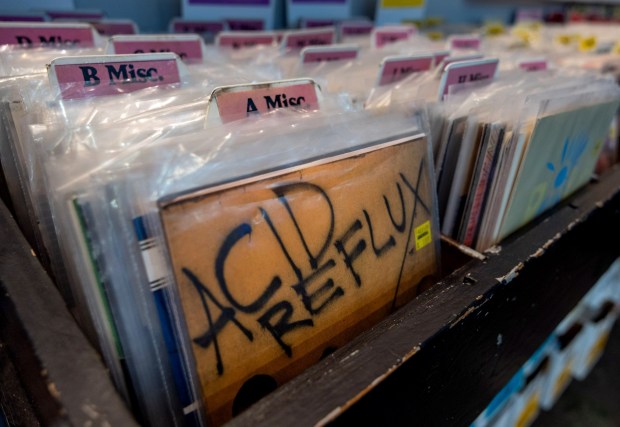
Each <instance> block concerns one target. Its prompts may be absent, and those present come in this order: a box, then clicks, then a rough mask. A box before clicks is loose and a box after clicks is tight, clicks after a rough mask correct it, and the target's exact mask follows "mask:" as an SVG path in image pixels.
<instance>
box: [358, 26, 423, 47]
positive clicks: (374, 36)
mask: <svg viewBox="0 0 620 427" xmlns="http://www.w3.org/2000/svg"><path fill="white" fill-rule="evenodd" d="M416 31H417V30H416V28H415V27H412V26H409V25H391V26H385V27H377V28H375V29H374V30H372V33H371V35H370V42H371V45H372V47H373V48H382V47H383V46H385V45H388V44H390V43H395V42H398V41H402V40H409V38H410V37H411V36H412V35H414V34H415V33H416Z"/></svg>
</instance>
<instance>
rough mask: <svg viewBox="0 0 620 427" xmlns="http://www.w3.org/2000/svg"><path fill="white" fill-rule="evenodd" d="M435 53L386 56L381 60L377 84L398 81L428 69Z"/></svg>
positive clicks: (381, 84)
mask: <svg viewBox="0 0 620 427" xmlns="http://www.w3.org/2000/svg"><path fill="white" fill-rule="evenodd" d="M434 62H435V55H434V54H432V53H430V54H425V55H411V56H388V57H386V58H384V59H383V61H382V62H381V68H380V69H379V79H378V82H377V86H385V85H388V84H391V83H396V82H399V81H401V80H403V79H405V78H406V77H408V76H410V75H411V74H414V73H420V72H423V71H430V70H431V69H432V68H433V64H434Z"/></svg>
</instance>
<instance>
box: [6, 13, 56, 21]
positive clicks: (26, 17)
mask: <svg viewBox="0 0 620 427" xmlns="http://www.w3.org/2000/svg"><path fill="white" fill-rule="evenodd" d="M45 21H47V15H45V13H43V12H12V11H4V10H0V22H45Z"/></svg>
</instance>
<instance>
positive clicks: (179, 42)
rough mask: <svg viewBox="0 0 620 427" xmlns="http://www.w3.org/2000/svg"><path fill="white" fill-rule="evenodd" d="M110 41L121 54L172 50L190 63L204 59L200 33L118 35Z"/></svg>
mask: <svg viewBox="0 0 620 427" xmlns="http://www.w3.org/2000/svg"><path fill="white" fill-rule="evenodd" d="M110 43H111V44H112V46H113V47H114V53H116V54H120V55H126V54H132V53H161V52H172V53H176V54H177V55H179V57H180V58H181V59H182V60H183V62H185V63H188V64H199V63H201V62H202V61H203V59H204V58H203V50H202V39H201V38H200V36H199V35H198V34H178V35H169V36H117V37H112V39H111V40H110Z"/></svg>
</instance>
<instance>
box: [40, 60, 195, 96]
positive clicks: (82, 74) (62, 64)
mask: <svg viewBox="0 0 620 427" xmlns="http://www.w3.org/2000/svg"><path fill="white" fill-rule="evenodd" d="M186 74H187V72H186V70H185V68H184V67H183V64H182V63H181V62H180V60H179V58H178V56H176V55H175V54H173V53H156V54H144V55H103V56H80V57H64V58H58V59H54V60H53V61H52V63H51V65H50V66H49V67H48V75H49V79H50V85H51V86H52V88H54V89H55V90H56V91H58V93H59V94H60V96H61V97H62V99H78V98H89V97H96V96H107V95H115V94H121V93H127V92H133V91H136V90H139V89H144V88H147V87H152V86H159V85H165V84H173V83H180V82H182V81H183V80H184V79H185V77H186Z"/></svg>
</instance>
